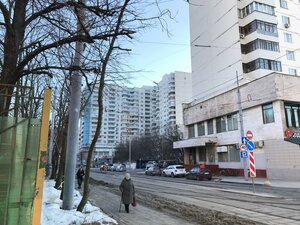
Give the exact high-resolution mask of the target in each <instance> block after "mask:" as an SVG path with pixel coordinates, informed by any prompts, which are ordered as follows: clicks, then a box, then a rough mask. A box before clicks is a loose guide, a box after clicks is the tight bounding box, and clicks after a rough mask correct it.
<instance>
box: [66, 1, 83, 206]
mask: <svg viewBox="0 0 300 225" xmlns="http://www.w3.org/2000/svg"><path fill="white" fill-rule="evenodd" d="M85 1H86V0H81V3H82V4H85ZM78 19H79V20H80V21H78V23H77V31H78V33H79V34H82V33H83V28H82V26H81V24H84V22H85V15H84V12H83V10H82V9H79V10H78ZM82 52H83V42H80V41H77V42H76V45H75V55H74V62H73V68H75V70H74V71H73V72H72V75H71V88H70V89H71V97H70V108H69V123H68V137H67V152H66V163H65V178H64V193H63V205H62V208H63V209H65V210H70V209H72V208H73V196H74V188H75V173H76V171H75V170H76V154H77V152H78V137H79V136H78V122H79V113H80V105H81V74H80V73H79V69H80V67H81V55H82Z"/></svg>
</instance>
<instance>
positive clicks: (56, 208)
mask: <svg viewBox="0 0 300 225" xmlns="http://www.w3.org/2000/svg"><path fill="white" fill-rule="evenodd" d="M54 184H55V182H54V181H53V180H48V181H47V180H45V183H44V193H43V206H42V218H41V225H57V224H60V225H70V224H72V225H73V224H74V225H75V224H76V225H80V224H87V223H92V222H98V223H99V224H118V223H117V222H116V221H115V220H114V219H112V218H110V217H109V216H108V215H106V214H104V213H103V212H102V211H101V210H100V209H99V208H97V207H95V206H92V205H91V204H90V203H89V202H88V203H87V204H86V205H85V207H84V210H83V212H82V213H81V212H78V211H76V208H77V206H78V204H79V203H80V201H81V197H82V196H81V194H80V193H79V192H78V191H76V190H75V192H74V204H73V205H74V207H73V208H74V209H72V210H62V209H60V207H61V206H62V200H60V199H59V197H60V191H59V190H57V189H55V188H54Z"/></svg>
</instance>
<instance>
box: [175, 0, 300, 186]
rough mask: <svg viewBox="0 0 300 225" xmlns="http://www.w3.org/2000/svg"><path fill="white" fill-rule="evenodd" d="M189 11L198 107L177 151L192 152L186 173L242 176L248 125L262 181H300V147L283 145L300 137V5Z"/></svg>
mask: <svg viewBox="0 0 300 225" xmlns="http://www.w3.org/2000/svg"><path fill="white" fill-rule="evenodd" d="M190 3H191V4H190V32H191V35H190V36H191V61H192V95H193V99H196V100H194V101H192V102H191V103H190V104H186V105H185V106H184V109H183V118H184V121H183V122H184V125H185V132H184V139H185V140H182V141H179V142H176V143H174V147H175V148H184V149H185V164H186V165H190V166H192V165H195V164H207V165H210V166H211V168H212V169H216V170H217V168H219V169H228V170H227V171H229V170H232V171H234V173H235V174H237V175H242V173H243V170H242V168H243V166H242V163H241V161H242V160H241V159H240V157H239V154H240V152H239V145H240V143H241V135H240V129H241V125H243V127H244V130H245V131H247V130H251V131H252V132H253V134H254V138H253V139H254V141H255V143H256V149H255V160H256V168H257V176H261V177H269V178H278V179H291V180H300V173H299V172H300V166H299V165H300V149H299V146H298V145H295V144H292V143H290V142H287V141H285V140H284V131H285V130H286V128H291V129H293V131H294V132H296V134H297V131H298V129H299V118H300V117H299V116H300V114H299V113H300V95H299V91H298V90H297V88H295V85H296V84H299V82H300V81H299V80H300V78H299V77H298V75H299V74H300V33H299V28H300V3H299V1H298V0H297V1H296V0H293V1H292V0H257V1H253V0H191V1H190ZM274 72H275V73H274ZM237 79H238V80H239V84H240V93H241V101H240V102H239V99H238V98H237ZM239 106H241V108H242V111H243V114H242V119H243V120H239V116H238V111H239ZM242 121H243V123H242Z"/></svg>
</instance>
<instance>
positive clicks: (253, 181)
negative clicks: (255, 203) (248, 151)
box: [252, 177, 255, 194]
mask: <svg viewBox="0 0 300 225" xmlns="http://www.w3.org/2000/svg"><path fill="white" fill-rule="evenodd" d="M252 187H253V193H254V194H255V185H254V178H253V177H252Z"/></svg>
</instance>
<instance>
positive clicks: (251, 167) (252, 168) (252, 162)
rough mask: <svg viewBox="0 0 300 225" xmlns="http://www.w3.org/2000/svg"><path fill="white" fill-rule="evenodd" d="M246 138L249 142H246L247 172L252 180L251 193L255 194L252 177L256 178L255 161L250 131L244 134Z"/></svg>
mask: <svg viewBox="0 0 300 225" xmlns="http://www.w3.org/2000/svg"><path fill="white" fill-rule="evenodd" d="M246 138H247V139H248V140H249V141H247V144H246V146H247V149H248V150H249V170H250V177H251V179H252V185H253V193H255V186H254V177H256V168H255V160H254V143H253V141H251V140H252V138H253V133H252V131H251V130H248V131H247V132H246Z"/></svg>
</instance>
